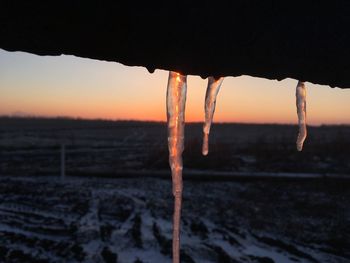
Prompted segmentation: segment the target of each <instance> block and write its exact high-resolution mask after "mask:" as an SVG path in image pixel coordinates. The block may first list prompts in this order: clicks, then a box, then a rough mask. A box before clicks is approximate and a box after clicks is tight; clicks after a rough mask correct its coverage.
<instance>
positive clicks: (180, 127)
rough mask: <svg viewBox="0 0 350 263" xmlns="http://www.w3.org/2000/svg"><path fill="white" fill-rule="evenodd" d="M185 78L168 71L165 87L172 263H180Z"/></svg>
mask: <svg viewBox="0 0 350 263" xmlns="http://www.w3.org/2000/svg"><path fill="white" fill-rule="evenodd" d="M186 91H187V76H184V75H181V74H179V73H176V72H173V71H170V72H169V79H168V87H167V120H168V148H169V164H170V168H171V175H172V180H173V195H174V198H175V202H174V217H173V263H179V262H180V219H181V203H182V152H183V150H184V128H185V104H186Z"/></svg>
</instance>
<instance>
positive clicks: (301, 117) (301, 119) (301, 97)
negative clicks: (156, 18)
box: [295, 81, 307, 151]
mask: <svg viewBox="0 0 350 263" xmlns="http://www.w3.org/2000/svg"><path fill="white" fill-rule="evenodd" d="M295 96H296V104H297V113H298V123H299V133H298V138H297V150H298V151H302V150H303V144H304V141H305V139H306V135H307V130H306V86H305V83H304V82H302V81H299V82H298V85H297V88H296V93H295Z"/></svg>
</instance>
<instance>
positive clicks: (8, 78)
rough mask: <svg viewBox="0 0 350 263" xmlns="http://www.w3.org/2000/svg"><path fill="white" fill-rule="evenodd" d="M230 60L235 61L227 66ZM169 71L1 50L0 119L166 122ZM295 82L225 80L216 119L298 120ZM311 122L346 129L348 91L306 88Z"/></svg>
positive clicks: (195, 95) (197, 90)
mask: <svg viewBox="0 0 350 263" xmlns="http://www.w3.org/2000/svg"><path fill="white" fill-rule="evenodd" d="M232 63H234V61H233V62H232ZM167 79H168V72H166V71H163V70H156V71H155V73H153V74H150V73H149V72H148V71H147V70H146V69H145V68H142V67H127V66H124V65H121V64H118V63H115V62H104V61H96V60H91V59H84V58H77V57H74V56H60V57H49V56H47V57H40V56H36V55H31V54H27V53H22V52H6V51H4V50H1V49H0V115H14V114H25V115H35V116H70V117H81V118H102V119H113V120H115V119H134V120H155V121H164V120H166V111H165V94H166V84H167ZM187 83H188V92H187V104H186V121H202V120H203V107H204V106H203V104H204V95H205V89H206V85H207V80H202V79H201V78H200V77H197V76H189V77H188V81H187ZM296 84H297V81H296V80H293V79H286V80H283V81H275V80H266V79H261V78H253V77H249V76H241V77H236V78H233V77H227V78H225V80H224V82H223V85H222V88H221V91H220V93H219V95H218V100H217V106H216V112H215V119H214V120H215V121H216V122H246V123H252V122H256V123H296V122H297V115H296V108H295V86H296ZM306 84H307V88H308V93H307V114H308V123H310V124H314V125H319V124H350V89H349V90H346V89H344V90H342V89H337V88H336V89H331V88H329V87H327V86H320V85H314V84H311V83H308V82H307V83H306Z"/></svg>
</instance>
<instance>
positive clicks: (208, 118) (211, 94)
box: [202, 77, 224, 155]
mask: <svg viewBox="0 0 350 263" xmlns="http://www.w3.org/2000/svg"><path fill="white" fill-rule="evenodd" d="M223 80H224V78H223V77H221V78H219V79H217V80H215V78H214V77H209V78H208V87H207V92H206V94H205V106H204V110H205V122H204V125H203V146H202V154H203V155H207V154H208V152H209V132H210V126H211V123H212V121H213V116H214V111H215V104H216V97H217V95H218V93H219V90H220V87H221V84H222V81H223Z"/></svg>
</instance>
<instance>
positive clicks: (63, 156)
mask: <svg viewBox="0 0 350 263" xmlns="http://www.w3.org/2000/svg"><path fill="white" fill-rule="evenodd" d="M65 177H66V145H65V144H64V143H62V144H61V179H62V180H64V179H65Z"/></svg>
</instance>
